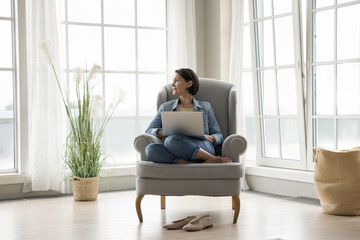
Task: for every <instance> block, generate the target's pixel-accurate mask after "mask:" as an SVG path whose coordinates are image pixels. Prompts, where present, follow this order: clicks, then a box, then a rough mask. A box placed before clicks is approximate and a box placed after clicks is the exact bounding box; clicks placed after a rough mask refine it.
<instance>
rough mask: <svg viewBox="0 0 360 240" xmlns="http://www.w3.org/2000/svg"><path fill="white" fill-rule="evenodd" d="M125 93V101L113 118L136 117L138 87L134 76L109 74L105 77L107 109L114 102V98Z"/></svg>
mask: <svg viewBox="0 0 360 240" xmlns="http://www.w3.org/2000/svg"><path fill="white" fill-rule="evenodd" d="M120 90H122V91H124V93H125V95H124V96H122V97H123V100H122V101H121V102H120V103H119V105H118V106H117V108H116V110H115V112H114V115H113V116H135V115H136V86H135V75H134V74H117V73H113V74H112V73H107V74H106V77H105V100H106V109H108V108H109V106H110V104H111V103H112V102H113V101H114V97H116V96H117V94H119V92H120Z"/></svg>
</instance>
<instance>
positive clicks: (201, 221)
mask: <svg viewBox="0 0 360 240" xmlns="http://www.w3.org/2000/svg"><path fill="white" fill-rule="evenodd" d="M195 218H196V216H189V217H186V218H183V219H180V220H176V221H174V222H172V223H169V224H165V225H164V226H163V227H164V228H167V229H169V230H174V229H181V228H182V229H184V230H187V231H199V230H203V229H205V228H210V227H212V226H213V224H212V221H211V218H210V215H205V216H202V217H200V218H197V219H195Z"/></svg>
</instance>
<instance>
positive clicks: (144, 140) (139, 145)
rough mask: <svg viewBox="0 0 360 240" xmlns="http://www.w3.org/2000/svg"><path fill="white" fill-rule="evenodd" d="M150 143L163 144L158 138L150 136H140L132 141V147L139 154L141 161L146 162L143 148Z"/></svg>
mask: <svg viewBox="0 0 360 240" xmlns="http://www.w3.org/2000/svg"><path fill="white" fill-rule="evenodd" d="M150 143H163V142H162V141H161V140H160V139H159V138H158V137H155V136H153V135H150V134H141V135H139V136H137V137H136V138H135V140H134V147H135V149H136V151H138V152H139V153H140V159H141V161H147V158H146V154H145V148H146V146H147V145H149V144H150Z"/></svg>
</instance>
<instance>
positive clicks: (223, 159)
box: [204, 156, 232, 163]
mask: <svg viewBox="0 0 360 240" xmlns="http://www.w3.org/2000/svg"><path fill="white" fill-rule="evenodd" d="M231 162H232V160H231V158H229V157H219V156H213V157H211V158H209V159H208V160H206V161H204V163H231Z"/></svg>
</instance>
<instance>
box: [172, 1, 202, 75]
mask: <svg viewBox="0 0 360 240" xmlns="http://www.w3.org/2000/svg"><path fill="white" fill-rule="evenodd" d="M168 64H169V73H170V77H172V74H173V73H174V70H175V69H178V68H183V67H187V68H191V69H192V70H194V71H195V72H196V19H195V0H171V1H168Z"/></svg>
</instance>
